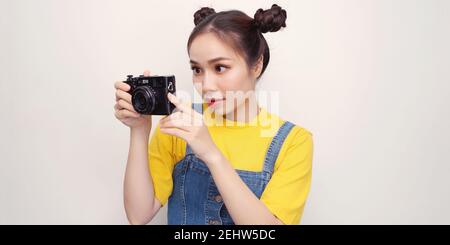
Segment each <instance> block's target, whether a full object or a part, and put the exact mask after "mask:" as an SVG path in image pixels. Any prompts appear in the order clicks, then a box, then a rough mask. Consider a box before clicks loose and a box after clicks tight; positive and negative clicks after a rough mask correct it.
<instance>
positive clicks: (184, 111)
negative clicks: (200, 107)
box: [160, 93, 220, 164]
mask: <svg viewBox="0 0 450 245" xmlns="http://www.w3.org/2000/svg"><path fill="white" fill-rule="evenodd" d="M167 97H168V99H169V101H170V102H172V104H174V105H175V106H176V108H177V110H178V111H176V112H174V113H172V114H170V115H168V116H166V117H164V118H163V119H161V120H160V130H161V132H162V133H166V134H170V135H174V136H177V137H180V138H182V139H184V140H185V141H186V142H187V143H188V144H189V146H190V147H191V149H192V151H193V152H194V153H195V155H197V157H198V158H200V159H201V160H203V161H204V162H205V163H207V164H208V163H209V162H211V161H214V159H216V158H217V156H218V155H217V154H220V151H219V149H218V148H217V146H216V144H215V143H214V141H213V140H212V138H211V135H210V134H209V131H208V128H207V127H206V125H205V124H204V122H203V115H202V114H200V113H198V112H197V111H195V110H194V109H192V108H191V107H190V106H189V105H186V104H183V103H182V102H181V101H180V100H179V99H178V98H177V97H176V96H175V95H173V94H171V93H169V94H168V95H167Z"/></svg>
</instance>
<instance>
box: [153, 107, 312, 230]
mask: <svg viewBox="0 0 450 245" xmlns="http://www.w3.org/2000/svg"><path fill="white" fill-rule="evenodd" d="M203 107H204V113H203V115H204V120H205V124H206V125H207V127H208V131H209V133H210V134H211V137H212V139H213V141H214V143H215V144H216V146H217V147H218V148H219V149H220V151H221V152H222V154H223V155H224V156H225V157H226V158H227V159H228V161H229V162H230V164H231V165H233V167H234V168H235V169H240V170H247V171H257V172H260V171H262V169H263V165H264V158H265V154H266V151H267V149H268V147H269V144H270V142H271V141H272V138H273V136H274V135H275V133H276V131H277V130H278V128H279V127H280V126H281V125H282V123H283V122H284V120H282V119H281V118H279V117H278V116H276V115H274V114H271V113H269V112H268V111H267V110H266V109H265V108H261V110H260V112H259V113H258V115H257V116H256V117H255V118H254V119H253V120H251V121H250V122H248V123H244V124H240V125H229V123H230V122H232V121H228V120H223V121H220V122H221V123H218V122H219V120H218V119H216V118H214V117H213V116H212V115H211V114H210V113H208V110H206V108H207V106H206V105H203ZM148 149H149V150H148V154H149V168H150V173H151V176H152V178H153V185H154V189H155V196H156V198H158V200H159V201H160V202H161V204H162V205H165V204H166V203H167V201H168V198H169V196H170V195H171V193H172V188H173V180H172V171H173V169H174V166H175V164H176V163H178V162H179V161H180V160H181V159H183V157H184V155H185V152H186V142H185V141H184V140H183V139H181V138H178V137H176V136H172V135H168V134H164V133H162V132H161V131H160V129H159V123H158V125H157V127H156V128H155V132H154V134H153V135H152V137H151V139H150V144H149V148H148ZM312 155H313V141H312V134H311V133H310V132H309V131H308V130H306V129H304V128H302V127H300V126H297V125H296V126H294V127H293V128H292V130H291V131H290V133H289V135H288V136H287V137H286V139H285V141H284V143H283V146H282V147H281V150H280V152H279V155H278V158H277V161H276V162H275V166H274V172H273V175H272V178H271V179H270V181H269V183H268V184H267V186H266V188H265V190H264V192H263V194H262V196H261V198H260V200H261V201H262V202H263V203H264V204H265V205H266V206H267V208H268V209H269V210H270V211H271V212H272V213H273V214H274V215H275V216H276V217H277V218H279V219H280V220H281V221H283V222H284V223H285V224H298V223H299V222H300V219H301V217H302V214H303V208H304V206H305V203H306V198H307V195H308V193H309V189H310V185H311V175H312Z"/></svg>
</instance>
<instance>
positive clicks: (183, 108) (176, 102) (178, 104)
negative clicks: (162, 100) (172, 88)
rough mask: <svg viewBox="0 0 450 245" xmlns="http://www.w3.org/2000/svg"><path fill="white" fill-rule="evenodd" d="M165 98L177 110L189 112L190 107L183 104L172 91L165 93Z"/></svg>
mask: <svg viewBox="0 0 450 245" xmlns="http://www.w3.org/2000/svg"><path fill="white" fill-rule="evenodd" d="M167 98H168V99H169V101H170V102H172V104H174V105H175V106H176V107H177V109H178V110H180V111H182V112H186V113H189V114H190V113H191V111H192V108H191V107H190V106H188V105H186V104H183V103H182V102H181V101H180V100H179V99H178V98H177V97H176V96H175V95H173V94H172V93H167Z"/></svg>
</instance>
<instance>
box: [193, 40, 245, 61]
mask: <svg viewBox="0 0 450 245" xmlns="http://www.w3.org/2000/svg"><path fill="white" fill-rule="evenodd" d="M189 57H190V59H191V60H192V61H195V62H197V63H207V62H208V61H209V60H212V59H215V58H218V57H223V58H228V59H230V60H236V59H238V57H237V54H236V51H235V50H234V49H233V48H232V47H230V45H229V44H227V43H226V42H224V41H223V40H221V39H219V38H218V37H217V36H216V35H215V34H213V33H204V34H201V35H199V36H197V37H196V38H195V39H194V40H193V41H192V43H191V46H190V48H189Z"/></svg>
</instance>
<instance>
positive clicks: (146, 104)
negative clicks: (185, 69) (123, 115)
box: [124, 75, 175, 115]
mask: <svg viewBox="0 0 450 245" xmlns="http://www.w3.org/2000/svg"><path fill="white" fill-rule="evenodd" d="M124 83H127V84H128V85H130V87H131V88H130V90H129V91H128V93H130V94H131V102H132V104H133V107H134V109H135V110H136V111H137V112H138V113H140V114H146V115H169V114H170V113H172V111H173V110H174V109H175V105H174V104H172V103H171V102H170V101H169V99H168V98H167V94H168V93H169V92H170V93H172V94H175V76H144V75H140V76H139V77H133V75H128V76H127V80H126V81H124Z"/></svg>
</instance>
